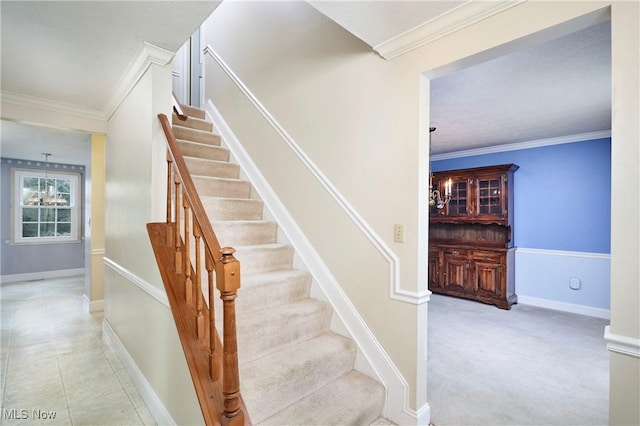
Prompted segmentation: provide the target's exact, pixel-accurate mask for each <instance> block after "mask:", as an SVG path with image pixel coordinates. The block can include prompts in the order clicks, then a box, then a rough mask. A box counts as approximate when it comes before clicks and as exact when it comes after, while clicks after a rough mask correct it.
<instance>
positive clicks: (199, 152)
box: [177, 139, 229, 161]
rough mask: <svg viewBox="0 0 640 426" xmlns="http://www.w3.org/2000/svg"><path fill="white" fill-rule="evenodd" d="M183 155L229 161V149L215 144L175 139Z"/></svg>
mask: <svg viewBox="0 0 640 426" xmlns="http://www.w3.org/2000/svg"><path fill="white" fill-rule="evenodd" d="M177 142H178V146H179V147H180V152H182V155H183V156H187V157H198V158H203V159H207V160H218V161H229V150H228V149H226V148H222V147H219V146H217V145H208V144H205V143H199V142H192V141H188V140H184V139H177Z"/></svg>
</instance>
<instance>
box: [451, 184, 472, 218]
mask: <svg viewBox="0 0 640 426" xmlns="http://www.w3.org/2000/svg"><path fill="white" fill-rule="evenodd" d="M468 196H469V184H468V183H467V181H466V180H460V181H455V182H453V184H452V186H451V200H450V201H449V204H448V208H449V211H448V213H449V215H451V216H460V215H464V216H466V215H467V212H468V204H467V197H468Z"/></svg>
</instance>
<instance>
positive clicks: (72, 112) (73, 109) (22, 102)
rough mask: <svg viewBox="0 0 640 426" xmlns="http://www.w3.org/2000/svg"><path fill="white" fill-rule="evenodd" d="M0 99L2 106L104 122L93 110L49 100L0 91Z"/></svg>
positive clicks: (100, 115) (100, 113)
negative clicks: (6, 105) (13, 106)
mask: <svg viewBox="0 0 640 426" xmlns="http://www.w3.org/2000/svg"><path fill="white" fill-rule="evenodd" d="M0 99H1V101H2V103H3V104H5V103H6V104H11V105H15V106H20V107H24V108H28V109H39V110H45V111H50V112H55V113H58V114H64V115H69V116H73V117H79V118H86V119H90V120H99V121H105V116H104V114H103V112H102V111H100V110H98V109H94V108H87V107H83V106H78V105H73V104H67V103H64V102H57V101H52V100H50V99H44V98H38V97H35V96H29V95H25V94H22V93H15V92H8V91H5V90H2V91H0Z"/></svg>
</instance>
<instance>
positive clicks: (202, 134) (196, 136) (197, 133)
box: [172, 125, 220, 146]
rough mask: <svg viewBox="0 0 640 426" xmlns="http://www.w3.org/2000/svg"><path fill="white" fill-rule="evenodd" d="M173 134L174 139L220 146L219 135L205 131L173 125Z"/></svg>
mask: <svg viewBox="0 0 640 426" xmlns="http://www.w3.org/2000/svg"><path fill="white" fill-rule="evenodd" d="M172 128H173V134H174V135H175V137H176V139H183V140H187V141H191V142H198V143H201V144H205V145H215V146H219V145H220V135H216V134H215V133H212V132H207V131H205V130H198V129H192V128H190V127H185V126H181V125H174V126H172Z"/></svg>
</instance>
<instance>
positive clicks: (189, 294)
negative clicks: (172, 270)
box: [182, 194, 193, 306]
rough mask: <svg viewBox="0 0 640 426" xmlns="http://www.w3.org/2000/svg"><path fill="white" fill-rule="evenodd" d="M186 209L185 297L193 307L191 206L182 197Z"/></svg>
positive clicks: (185, 198)
mask: <svg viewBox="0 0 640 426" xmlns="http://www.w3.org/2000/svg"><path fill="white" fill-rule="evenodd" d="M182 207H183V208H184V296H185V301H186V302H187V305H188V306H193V281H191V222H190V221H189V219H190V217H191V215H190V214H189V210H190V209H191V205H190V204H189V200H188V199H187V197H186V196H184V194H183V197H182Z"/></svg>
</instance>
